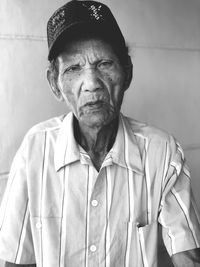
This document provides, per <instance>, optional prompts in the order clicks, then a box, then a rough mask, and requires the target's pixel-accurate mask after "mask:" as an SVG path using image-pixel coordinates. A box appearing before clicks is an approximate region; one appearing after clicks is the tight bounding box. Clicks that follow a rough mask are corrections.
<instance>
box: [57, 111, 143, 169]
mask: <svg viewBox="0 0 200 267" xmlns="http://www.w3.org/2000/svg"><path fill="white" fill-rule="evenodd" d="M109 154H110V155H111V157H112V161H113V162H114V163H115V164H118V165H120V166H122V167H124V168H128V169H130V170H132V171H135V172H138V173H143V167H142V160H141V156H140V151H139V147H138V144H137V140H136V138H135V135H134V129H133V127H132V125H130V124H129V122H128V120H127V119H126V117H124V116H123V115H122V114H120V119H119V126H118V132H117V136H116V140H115V143H114V145H113V147H112V149H111V151H110V153H109ZM78 160H80V151H79V146H78V144H77V142H76V140H75V137H74V128H73V113H71V112H70V113H69V114H68V115H67V116H66V117H65V118H64V120H63V122H62V124H61V128H60V131H59V133H58V137H57V141H56V147H55V156H54V162H55V168H56V171H58V170H59V169H60V168H62V167H64V166H65V165H68V164H70V163H73V162H75V161H78Z"/></svg>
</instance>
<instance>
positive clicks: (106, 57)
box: [57, 39, 126, 128]
mask: <svg viewBox="0 0 200 267" xmlns="http://www.w3.org/2000/svg"><path fill="white" fill-rule="evenodd" d="M58 62H59V75H58V83H57V84H58V88H59V90H60V92H61V94H62V97H63V99H64V100H65V101H66V103H67V104H68V106H69V107H70V109H71V110H72V112H73V113H74V115H75V116H76V117H77V119H78V121H79V124H81V125H86V126H88V127H93V128H94V127H103V126H104V125H107V124H109V123H110V122H111V121H112V120H113V119H114V117H116V116H117V115H118V113H119V111H120V107H121V103H122V99H123V95H124V90H125V89H126V88H124V80H125V75H124V71H123V69H122V66H121V64H120V62H119V60H118V58H117V56H116V55H115V53H114V52H113V50H112V48H111V46H110V45H109V44H107V43H105V42H104V41H102V40H98V39H89V40H79V41H73V42H71V43H70V44H68V45H67V46H66V48H65V50H64V52H63V53H61V54H60V55H59V57H58Z"/></svg>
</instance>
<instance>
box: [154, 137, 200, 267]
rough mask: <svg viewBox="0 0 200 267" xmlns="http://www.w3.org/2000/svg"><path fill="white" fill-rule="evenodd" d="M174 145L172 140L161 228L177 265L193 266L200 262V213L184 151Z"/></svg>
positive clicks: (177, 145) (165, 180)
mask: <svg viewBox="0 0 200 267" xmlns="http://www.w3.org/2000/svg"><path fill="white" fill-rule="evenodd" d="M173 143H174V142H173V139H172V141H171V144H170V146H169V151H170V150H171V152H169V155H170V156H169V161H168V162H167V163H166V164H167V166H168V168H166V175H165V179H164V183H163V185H164V186H163V192H162V201H161V210H160V214H159V222H160V223H161V225H162V235H163V240H164V244H165V246H166V248H167V251H168V254H169V255H170V256H171V257H172V262H173V263H174V266H176V267H179V266H181V267H184V266H185V267H186V266H187V267H194V266H196V265H194V264H195V261H196V262H198V261H199V252H198V251H199V249H198V248H199V247H200V225H199V213H198V209H197V207H196V204H195V201H194V198H193V194H192V190H191V178H190V173H189V170H188V168H187V165H186V162H185V158H184V154H183V151H182V149H181V147H180V146H179V144H178V143H176V142H175V144H173ZM196 259H197V260H196ZM194 260H195V261H194ZM197 266H198V265H197Z"/></svg>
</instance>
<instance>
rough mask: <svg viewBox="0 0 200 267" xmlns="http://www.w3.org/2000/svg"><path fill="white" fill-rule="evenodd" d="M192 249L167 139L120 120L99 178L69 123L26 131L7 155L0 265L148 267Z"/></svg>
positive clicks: (189, 217)
mask: <svg viewBox="0 0 200 267" xmlns="http://www.w3.org/2000/svg"><path fill="white" fill-rule="evenodd" d="M158 224H161V226H162V236H163V240H164V243H165V246H166V248H167V251H168V253H169V255H172V254H175V253H178V252H181V251H185V250H189V249H193V248H197V247H199V244H200V230H199V222H198V218H197V210H196V206H195V204H194V201H193V198H192V194H191V187H190V174H189V171H188V168H187V166H186V165H185V159H184V155H183V151H182V149H181V147H180V145H179V144H178V143H177V142H176V140H175V139H174V138H173V137H172V136H170V135H168V134H166V133H164V132H162V131H161V130H158V129H156V128H154V127H149V126H147V125H145V124H142V123H140V122H137V121H135V120H133V119H130V118H127V117H125V116H123V115H122V114H121V115H120V120H119V127H118V132H117V136H116V140H115V143H114V145H113V147H112V149H111V150H110V151H109V153H108V154H107V156H106V158H105V160H104V162H103V164H102V167H101V169H100V171H99V172H97V171H96V169H95V168H94V166H93V164H92V162H91V159H90V157H89V156H88V154H87V153H86V152H85V151H84V150H83V148H81V147H80V146H79V145H78V144H77V143H76V141H75V138H74V133H73V115H72V113H69V114H68V115H67V116H63V117H58V118H54V119H51V120H49V121H47V122H44V123H41V124H39V125H37V126H35V127H33V128H32V129H31V130H30V131H29V132H28V134H27V135H26V137H25V138H24V141H23V143H22V145H21V147H20V149H19V151H18V153H17V154H16V157H15V159H14V161H13V164H12V168H11V172H10V177H9V180H8V185H7V188H6V191H5V194H4V199H3V201H2V205H1V212H0V258H2V259H4V260H6V261H9V262H14V263H18V264H19V263H21V264H27V263H29V264H31V263H35V262H36V263H37V267H65V266H68V267H77V266H81V267H131V266H134V267H142V266H144V267H156V266H157V249H158V244H157V243H158V241H157V240H158V239H157V237H158V235H157V233H158Z"/></svg>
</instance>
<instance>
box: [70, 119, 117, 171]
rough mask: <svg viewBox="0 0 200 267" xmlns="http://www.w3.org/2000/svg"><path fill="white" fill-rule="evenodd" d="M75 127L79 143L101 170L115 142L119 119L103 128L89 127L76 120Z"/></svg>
mask: <svg viewBox="0 0 200 267" xmlns="http://www.w3.org/2000/svg"><path fill="white" fill-rule="evenodd" d="M74 126H75V127H74V132H75V138H76V140H77V142H78V143H79V144H80V145H81V146H82V147H83V148H84V149H85V151H86V152H87V153H88V154H89V155H90V158H91V160H92V161H93V164H94V166H95V167H96V169H97V170H99V169H100V167H101V164H102V163H103V160H104V158H105V157H106V155H107V153H108V151H109V150H110V149H111V147H112V146H113V143H114V141H115V137H116V134H117V128H118V117H117V118H116V119H114V120H113V121H112V122H111V123H109V124H108V125H103V126H101V127H88V126H87V125H82V124H79V123H78V121H77V120H75V124H74Z"/></svg>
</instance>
